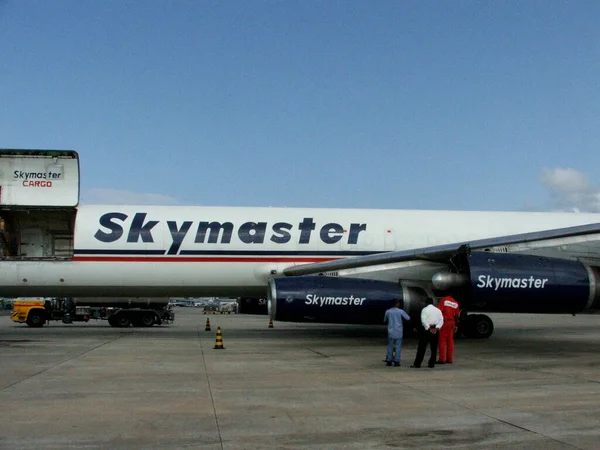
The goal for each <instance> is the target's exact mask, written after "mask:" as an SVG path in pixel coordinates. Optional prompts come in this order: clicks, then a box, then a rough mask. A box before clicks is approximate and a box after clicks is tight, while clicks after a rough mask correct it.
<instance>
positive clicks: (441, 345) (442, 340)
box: [437, 295, 460, 364]
mask: <svg viewBox="0 0 600 450" xmlns="http://www.w3.org/2000/svg"><path fill="white" fill-rule="evenodd" d="M438 308H439V309H440V310H441V311H442V317H444V325H442V329H441V330H440V332H439V334H438V349H439V358H438V362H437V363H438V364H446V363H448V364H452V362H453V360H454V331H455V329H456V323H457V322H458V317H459V315H460V308H459V306H458V302H457V301H456V300H454V298H453V297H452V296H451V295H447V296H445V297H442V298H441V299H440V301H439V303H438Z"/></svg>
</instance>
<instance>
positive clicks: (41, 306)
mask: <svg viewBox="0 0 600 450" xmlns="http://www.w3.org/2000/svg"><path fill="white" fill-rule="evenodd" d="M10 318H11V320H12V321H13V322H18V323H26V324H27V325H28V326H30V327H35V328H39V327H43V326H44V324H46V323H49V322H50V321H51V320H60V321H62V322H63V323H73V322H89V320H90V319H94V320H106V321H108V323H109V325H111V326H113V327H121V328H124V327H129V326H130V325H133V326H135V327H151V326H153V325H155V324H156V325H161V324H164V323H170V322H172V321H173V320H174V319H175V314H174V313H173V311H172V310H171V308H170V306H169V298H168V297H144V298H142V297H137V298H129V297H112V298H111V297H59V298H21V299H17V300H16V301H15V302H14V306H13V312H12V314H11V316H10Z"/></svg>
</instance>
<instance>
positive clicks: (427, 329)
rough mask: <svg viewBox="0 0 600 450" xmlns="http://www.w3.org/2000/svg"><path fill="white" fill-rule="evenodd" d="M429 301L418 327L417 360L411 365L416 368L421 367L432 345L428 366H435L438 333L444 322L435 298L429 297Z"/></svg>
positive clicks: (422, 312)
mask: <svg viewBox="0 0 600 450" xmlns="http://www.w3.org/2000/svg"><path fill="white" fill-rule="evenodd" d="M427 303H428V305H427V306H425V308H423V310H422V311H421V325H420V326H419V327H417V328H418V330H419V346H418V347H417V356H415V362H414V363H413V365H412V366H410V367H413V368H415V369H418V368H419V367H421V363H422V362H423V358H424V357H425V351H426V350H427V347H428V346H430V347H431V356H430V357H429V364H428V366H429V367H430V368H432V369H433V368H434V367H435V360H436V357H437V344H438V336H437V333H438V331H439V330H440V328H442V325H443V324H444V317H443V316H442V311H440V310H439V309H438V308H436V307H435V306H433V299H432V298H429V299H428V301H427Z"/></svg>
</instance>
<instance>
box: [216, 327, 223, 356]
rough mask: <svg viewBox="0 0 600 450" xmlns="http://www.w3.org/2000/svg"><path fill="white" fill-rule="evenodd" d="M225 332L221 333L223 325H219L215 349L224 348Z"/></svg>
mask: <svg viewBox="0 0 600 450" xmlns="http://www.w3.org/2000/svg"><path fill="white" fill-rule="evenodd" d="M224 348H225V347H223V333H221V327H217V338H216V339H215V350H223V349H224Z"/></svg>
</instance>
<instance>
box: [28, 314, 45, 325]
mask: <svg viewBox="0 0 600 450" xmlns="http://www.w3.org/2000/svg"><path fill="white" fill-rule="evenodd" d="M45 322H46V319H45V318H44V316H43V315H42V314H41V313H40V312H38V311H32V312H30V313H29V315H28V317H27V321H26V323H27V325H28V326H30V327H32V328H41V327H43V326H44V323H45Z"/></svg>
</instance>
